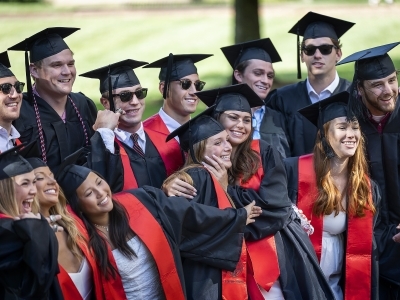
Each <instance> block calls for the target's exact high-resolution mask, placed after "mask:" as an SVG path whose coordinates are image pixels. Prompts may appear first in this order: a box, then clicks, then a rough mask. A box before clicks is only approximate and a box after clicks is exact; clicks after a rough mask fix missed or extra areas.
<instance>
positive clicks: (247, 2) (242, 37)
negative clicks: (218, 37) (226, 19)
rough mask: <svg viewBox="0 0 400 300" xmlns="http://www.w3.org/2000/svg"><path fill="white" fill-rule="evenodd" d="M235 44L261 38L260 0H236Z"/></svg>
mask: <svg viewBox="0 0 400 300" xmlns="http://www.w3.org/2000/svg"><path fill="white" fill-rule="evenodd" d="M234 5H235V7H234V8H235V13H236V15H235V44H237V43H242V42H246V41H251V40H256V39H259V38H260V22H259V18H258V0H235V4H234Z"/></svg>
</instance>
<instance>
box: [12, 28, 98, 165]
mask: <svg viewBox="0 0 400 300" xmlns="http://www.w3.org/2000/svg"><path fill="white" fill-rule="evenodd" d="M77 30H78V28H64V27H53V28H47V29H45V30H42V31H40V32H38V33H36V34H34V35H32V36H31V37H29V38H27V39H25V40H24V41H22V42H21V43H18V44H16V45H14V46H13V47H10V48H9V50H17V51H25V53H26V55H25V64H26V67H27V68H26V70H27V74H26V75H27V78H26V79H27V87H28V92H27V93H26V94H24V98H23V101H22V107H21V115H20V118H19V119H17V120H16V121H14V126H15V127H16V128H17V130H18V131H19V132H20V133H21V137H20V140H21V141H22V142H30V141H33V140H38V141H39V144H40V150H41V156H42V157H41V158H42V160H43V161H45V162H47V165H48V166H49V167H50V168H54V167H57V166H58V165H59V164H60V163H61V162H62V160H63V159H64V158H65V157H67V156H68V155H70V154H71V153H73V152H75V151H77V150H78V149H80V148H81V147H83V146H89V144H90V137H91V135H92V133H93V129H92V125H93V123H94V121H95V119H96V112H97V109H96V106H95V104H94V103H93V101H92V100H90V99H89V98H87V97H86V96H85V95H83V94H82V93H72V86H73V84H74V81H75V77H76V69H75V60H74V57H73V56H74V54H73V52H72V51H71V50H70V49H69V47H68V45H67V44H66V43H65V41H64V40H63V39H64V38H65V37H67V36H69V35H71V34H72V33H74V32H75V31H77ZM27 51H29V54H30V64H29V62H28V60H27V58H28V55H27ZM28 67H29V68H28ZM28 70H29V71H28ZM30 76H32V78H33V80H34V85H33V86H32V85H31V78H30Z"/></svg>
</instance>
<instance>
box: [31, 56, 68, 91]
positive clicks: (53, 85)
mask: <svg viewBox="0 0 400 300" xmlns="http://www.w3.org/2000/svg"><path fill="white" fill-rule="evenodd" d="M31 74H32V76H33V77H34V78H35V82H36V84H37V88H38V89H40V91H44V92H46V93H47V94H54V95H68V94H69V93H71V91H72V86H73V84H74V81H75V77H76V69H75V60H74V57H73V53H72V51H71V50H69V49H65V50H63V51H61V52H60V53H57V54H55V55H52V56H50V57H46V58H44V59H43V60H42V65H41V67H37V66H35V65H33V64H31Z"/></svg>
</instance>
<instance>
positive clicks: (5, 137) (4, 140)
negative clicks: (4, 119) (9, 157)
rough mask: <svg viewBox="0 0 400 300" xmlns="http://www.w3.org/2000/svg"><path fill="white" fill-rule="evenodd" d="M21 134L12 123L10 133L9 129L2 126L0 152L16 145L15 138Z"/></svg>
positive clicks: (0, 130) (0, 129)
mask: <svg viewBox="0 0 400 300" xmlns="http://www.w3.org/2000/svg"><path fill="white" fill-rule="evenodd" d="M20 136H21V135H20V134H19V132H18V131H17V129H15V127H14V126H13V125H11V131H10V134H8V132H7V130H6V129H5V128H4V127H1V126H0V153H1V152H4V151H7V150H9V149H11V148H12V147H14V140H15V139H17V138H19V137H20Z"/></svg>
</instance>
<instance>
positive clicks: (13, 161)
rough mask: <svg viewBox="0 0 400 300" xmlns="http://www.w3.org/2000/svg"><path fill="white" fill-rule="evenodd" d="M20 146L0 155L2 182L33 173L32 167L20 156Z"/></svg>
mask: <svg viewBox="0 0 400 300" xmlns="http://www.w3.org/2000/svg"><path fill="white" fill-rule="evenodd" d="M23 146H24V145H22V144H21V145H18V146H17V147H14V148H11V149H10V150H7V151H4V152H2V153H1V154H0V180H3V179H7V178H11V177H14V176H17V175H21V174H25V173H29V172H31V171H32V170H33V169H32V166H31V165H30V164H29V163H28V162H27V161H26V159H25V158H23V157H22V156H21V155H20V154H19V150H20V149H21V148H22V147H23Z"/></svg>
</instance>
